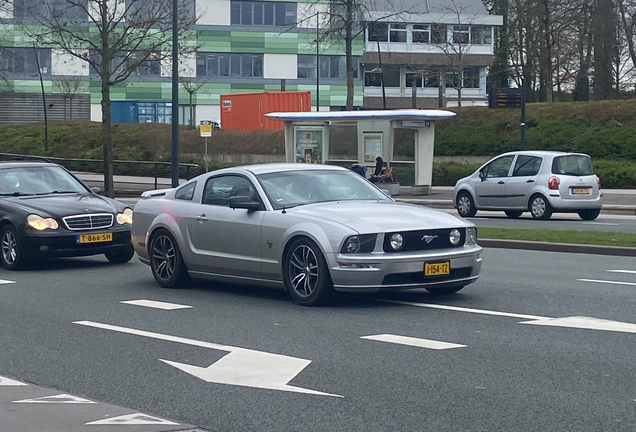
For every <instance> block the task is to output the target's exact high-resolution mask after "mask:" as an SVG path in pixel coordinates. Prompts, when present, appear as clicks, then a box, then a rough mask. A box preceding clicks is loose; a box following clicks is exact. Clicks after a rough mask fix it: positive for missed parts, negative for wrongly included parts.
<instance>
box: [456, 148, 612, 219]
mask: <svg viewBox="0 0 636 432" xmlns="http://www.w3.org/2000/svg"><path fill="white" fill-rule="evenodd" d="M453 203H454V207H455V208H456V209H457V212H458V213H459V214H460V216H462V217H471V216H475V214H476V213H477V210H503V211H504V212H505V213H506V215H507V216H508V217H510V218H518V217H519V216H521V214H522V213H523V212H526V211H529V212H530V214H532V217H533V218H534V219H550V216H552V213H554V212H567V213H578V214H579V216H580V217H581V219H583V220H593V219H596V218H597V217H598V215H599V213H600V212H601V206H602V205H603V196H602V194H601V183H600V181H599V178H598V177H597V176H596V175H595V174H594V169H593V167H592V160H591V159H590V157H589V156H588V155H586V154H581V153H564V152H555V151H516V152H510V153H504V154H501V155H499V156H497V157H495V158H493V159H491V160H490V161H488V162H487V163H486V164H484V165H483V166H482V167H481V168H479V169H478V170H477V171H475V172H474V173H473V174H472V175H470V176H468V177H464V178H463V179H460V180H458V181H457V183H456V184H455V190H454V194H453Z"/></svg>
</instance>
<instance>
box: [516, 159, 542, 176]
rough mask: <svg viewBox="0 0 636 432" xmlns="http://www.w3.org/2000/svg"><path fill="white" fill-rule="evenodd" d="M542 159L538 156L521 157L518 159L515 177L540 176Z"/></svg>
mask: <svg viewBox="0 0 636 432" xmlns="http://www.w3.org/2000/svg"><path fill="white" fill-rule="evenodd" d="M541 161H542V159H541V158H540V157H537V156H526V155H521V156H519V157H518V158H517V163H515V169H514V170H513V171H512V176H513V177H524V176H535V175H537V174H539V168H541Z"/></svg>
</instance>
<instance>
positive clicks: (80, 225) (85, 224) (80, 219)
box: [63, 213, 113, 231]
mask: <svg viewBox="0 0 636 432" xmlns="http://www.w3.org/2000/svg"><path fill="white" fill-rule="evenodd" d="M63 220H64V224H66V227H67V228H68V229H70V230H73V231H80V230H91V229H101V228H110V227H111V226H113V215H112V214H110V213H95V214H87V215H77V216H66V217H65V218H63Z"/></svg>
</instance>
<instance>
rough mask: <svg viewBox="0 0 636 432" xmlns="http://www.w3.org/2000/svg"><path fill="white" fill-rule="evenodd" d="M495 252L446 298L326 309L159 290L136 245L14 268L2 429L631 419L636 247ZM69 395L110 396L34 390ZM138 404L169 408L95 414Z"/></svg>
mask: <svg viewBox="0 0 636 432" xmlns="http://www.w3.org/2000/svg"><path fill="white" fill-rule="evenodd" d="M483 257H484V267H483V272H482V277H481V278H480V279H479V281H478V282H477V283H475V284H473V285H470V286H468V287H466V288H465V289H464V290H463V291H461V292H460V293H458V294H456V295H453V296H450V297H439V296H433V295H430V294H427V293H425V292H412V293H401V294H393V295H388V294H384V295H372V296H342V297H340V299H339V302H338V304H337V305H334V306H330V307H324V308H306V307H301V306H298V305H296V304H294V303H293V302H292V301H291V300H290V298H289V297H288V296H287V294H286V293H284V292H279V291H273V290H266V289H257V288H246V287H240V286H229V285H228V286H219V285H216V286H211V285H208V284H207V283H203V282H200V283H197V284H195V285H194V286H193V287H191V288H189V289H185V290H165V289H160V288H158V287H157V286H156V285H155V283H154V280H153V279H152V276H151V273H150V270H149V268H148V267H146V266H144V265H142V264H140V263H139V262H137V261H136V260H134V261H133V262H131V263H128V264H124V265H111V264H109V263H107V261H106V260H105V259H104V258H102V257H94V258H82V259H67V260H60V261H57V262H54V263H43V264H41V265H40V266H39V268H37V269H36V270H33V271H29V272H8V271H5V270H0V279H3V280H6V281H11V282H13V283H3V284H0V347H1V349H0V376H3V377H5V379H4V380H3V379H0V432H21V431H30V432H44V431H46V432H53V431H58V430H59V431H65V432H75V431H96V432H103V431H111V430H112V431H125V432H130V431H158V430H162V431H168V430H180V429H182V430H183V429H186V430H192V429H193V428H194V426H191V425H196V427H198V428H202V429H206V430H210V431H215V432H217V431H219V432H220V431H259V432H265V431H272V432H281V431H321V432H328V431H338V432H341V431H365V432H367V431H382V432H384V431H425V430H426V431H428V430H430V431H453V432H455V431H542V432H543V431H577V432H580V431H604V432H605V431H630V432H631V431H633V430H634V425H635V424H636V378H635V377H636V364H635V363H634V356H633V353H634V344H635V343H636V324H634V322H636V320H635V319H634V310H636V295H635V287H636V268H635V267H634V260H633V258H626V257H620V256H600V255H581V254H568V253H553V252H534V251H514V250H508V249H488V248H487V249H485V250H484V253H483ZM139 300H146V301H157V302H164V303H170V304H172V305H173V307H175V309H172V310H169V309H160V308H157V306H159V305H157V304H153V303H138V302H136V301H139ZM131 301H132V303H122V302H131ZM175 305H179V306H181V308H176V307H177V306H175ZM161 306H164V307H166V305H161ZM577 317H578V318H577ZM405 337H406V338H410V339H404V338H405ZM434 348H435V349H434ZM6 378H9V379H13V380H18V381H20V382H23V383H27V384H29V385H27V386H16V385H14V386H10V385H6V383H7V382H8V381H7V379H6ZM208 381H209V382H208ZM3 382H4V383H5V385H3ZM35 386H41V387H43V388H37V387H35ZM29 389H31V390H29ZM29 391H31V392H32V394H33V395H34V396H33V397H32V398H31V399H35V401H32V402H30V403H29V402H21V403H19V402H18V401H24V400H25V396H26V395H27V393H28V392H29ZM312 392H313V393H312ZM316 392H319V393H323V394H316ZM59 394H67V395H73V396H76V397H80V398H83V399H86V400H88V401H92V402H98V403H96V404H87V403H80V402H81V400H77V399H74V400H75V402H78V403H43V402H45V401H46V402H60V401H68V400H69V398H70V396H67V397H60V398H57V399H56V398H53V399H51V398H49V399H46V400H45V401H43V400H41V399H40V400H38V397H42V396H47V395H48V396H56V395H59ZM122 413H123V414H122ZM131 413H132V415H138V417H136V418H137V419H138V420H140V421H141V420H144V419H145V421H149V419H151V418H156V419H159V420H156V421H157V422H158V421H163V422H170V424H167V423H163V424H160V425H156V424H155V425H141V424H138V425H134V424H129V425H128V426H125V425H124V424H125V422H124V421H123V420H121V421H119V422H115V423H114V425H112V426H103V425H102V426H100V425H86V423H92V422H95V421H96V420H98V419H101V420H102V421H105V420H108V419H113V418H121V417H118V416H121V415H131ZM140 413H141V414H140ZM150 416H152V417H150ZM117 423H118V424H117ZM47 425H48V426H47ZM55 425H61V426H60V428H59V429H55Z"/></svg>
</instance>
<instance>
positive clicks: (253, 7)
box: [230, 1, 296, 27]
mask: <svg viewBox="0 0 636 432" xmlns="http://www.w3.org/2000/svg"><path fill="white" fill-rule="evenodd" d="M230 22H231V23H232V24H238V25H247V26H251V25H263V26H277V27H283V26H293V25H295V24H296V3H286V2H252V1H232V2H231V3H230Z"/></svg>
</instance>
